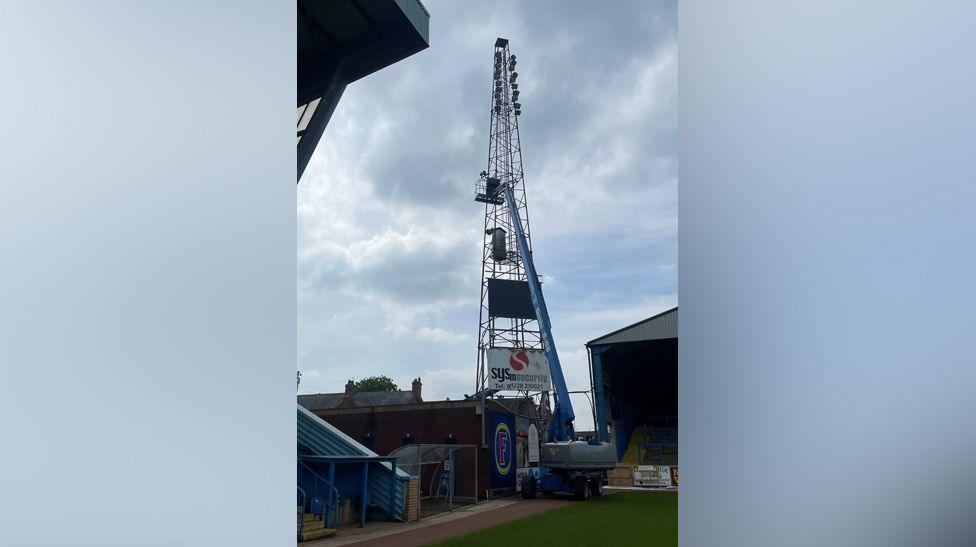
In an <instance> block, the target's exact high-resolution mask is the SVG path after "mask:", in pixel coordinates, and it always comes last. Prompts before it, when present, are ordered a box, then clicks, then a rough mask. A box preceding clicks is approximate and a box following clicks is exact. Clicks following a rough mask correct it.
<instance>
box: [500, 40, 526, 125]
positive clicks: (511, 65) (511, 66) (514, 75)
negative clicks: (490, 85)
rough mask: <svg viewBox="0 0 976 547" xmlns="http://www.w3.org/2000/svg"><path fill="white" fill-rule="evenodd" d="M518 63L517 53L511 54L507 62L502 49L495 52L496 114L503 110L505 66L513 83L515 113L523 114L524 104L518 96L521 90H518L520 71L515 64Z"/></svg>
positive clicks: (510, 81) (509, 79)
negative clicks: (519, 100)
mask: <svg viewBox="0 0 976 547" xmlns="http://www.w3.org/2000/svg"><path fill="white" fill-rule="evenodd" d="M517 63H518V61H517V60H516V58H515V55H511V56H510V57H509V58H508V60H507V62H506V60H505V56H504V55H503V53H502V52H501V51H496V52H495V71H494V81H495V91H494V94H493V97H494V111H495V114H501V112H502V93H503V92H504V90H503V84H502V80H503V78H502V69H503V68H504V69H505V70H507V71H508V73H509V74H508V81H509V83H510V84H511V88H512V103H513V106H514V107H515V108H514V112H515V115H516V116H520V115H522V104H521V103H519V102H518V98H519V90H518V83H517V80H518V72H516V71H515V65H516V64H517Z"/></svg>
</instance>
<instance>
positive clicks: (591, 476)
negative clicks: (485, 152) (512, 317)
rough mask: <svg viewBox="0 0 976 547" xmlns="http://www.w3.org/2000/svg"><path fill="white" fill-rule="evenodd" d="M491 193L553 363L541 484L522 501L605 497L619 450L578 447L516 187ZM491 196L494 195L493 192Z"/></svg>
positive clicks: (527, 487)
mask: <svg viewBox="0 0 976 547" xmlns="http://www.w3.org/2000/svg"><path fill="white" fill-rule="evenodd" d="M491 186H494V188H492V189H491V190H494V191H495V192H496V195H495V196H487V197H489V198H491V197H494V198H496V199H497V193H502V194H503V196H504V199H505V203H506V204H507V206H508V211H509V214H510V215H511V218H512V225H513V227H514V230H515V238H516V241H517V243H518V250H519V255H520V257H521V260H522V263H523V265H524V267H525V274H526V277H527V278H528V284H529V294H530V296H531V297H532V307H533V308H534V309H535V314H536V317H537V318H538V321H539V330H540V331H541V333H542V345H543V349H544V350H545V354H546V360H547V361H548V362H549V372H550V376H551V377H552V384H553V391H554V394H553V395H554V397H553V398H554V404H553V415H552V422H551V423H550V424H549V430H548V432H547V435H546V442H545V443H544V444H543V445H542V451H541V456H542V462H541V466H540V472H539V478H538V479H536V478H535V477H532V476H527V477H525V479H523V481H522V497H524V498H526V499H532V498H534V497H535V495H536V493H538V492H542V493H544V494H551V493H554V492H561V493H566V494H572V495H573V496H574V497H575V498H576V499H578V500H585V499H586V498H588V497H589V496H591V495H594V496H600V495H602V494H603V485H604V483H605V481H606V471H607V470H608V469H613V467H614V466H615V465H616V463H617V458H616V450H615V449H614V447H613V445H611V444H610V443H605V442H600V440H589V441H578V440H576V434H575V431H574V430H573V420H574V419H575V418H576V415H575V414H574V413H573V403H572V402H571V401H570V400H569V389H568V388H567V387H566V378H565V377H564V376H563V370H562V367H561V366H560V364H559V355H558V354H557V353H556V344H555V342H553V339H552V328H551V324H550V322H549V312H548V311H547V310H546V301H545V299H544V298H543V296H542V285H541V284H540V283H539V278H538V276H537V274H536V270H535V264H534V263H533V262H532V255H531V253H529V245H528V242H527V241H526V238H525V231H524V229H523V228H522V219H521V218H520V216H519V213H518V206H517V204H516V201H515V194H514V193H513V191H512V184H511V183H510V182H508V181H500V184H497V185H491ZM489 191H490V190H489Z"/></svg>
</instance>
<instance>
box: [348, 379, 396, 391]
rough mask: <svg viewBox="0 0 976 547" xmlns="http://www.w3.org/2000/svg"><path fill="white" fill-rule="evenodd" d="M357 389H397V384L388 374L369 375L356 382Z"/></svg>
mask: <svg viewBox="0 0 976 547" xmlns="http://www.w3.org/2000/svg"><path fill="white" fill-rule="evenodd" d="M356 389H357V390H358V391H397V390H398V389H400V388H398V387H397V385H396V384H395V383H394V382H393V380H391V379H390V378H389V377H388V376H370V377H368V378H363V379H362V380H359V381H358V382H356Z"/></svg>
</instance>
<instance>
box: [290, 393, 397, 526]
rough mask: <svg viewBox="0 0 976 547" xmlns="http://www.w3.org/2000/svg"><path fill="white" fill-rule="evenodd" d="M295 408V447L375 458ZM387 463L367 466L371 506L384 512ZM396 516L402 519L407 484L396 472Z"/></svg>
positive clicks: (387, 493)
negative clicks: (296, 413) (296, 424)
mask: <svg viewBox="0 0 976 547" xmlns="http://www.w3.org/2000/svg"><path fill="white" fill-rule="evenodd" d="M297 406H298V444H300V445H301V446H303V447H305V448H306V449H308V450H309V451H310V452H312V453H313V454H315V455H317V456H376V455H377V454H376V452H373V451H372V450H370V449H368V448H366V447H365V446H363V445H361V444H359V443H358V442H356V441H355V440H353V438H352V437H350V436H349V435H346V434H345V433H343V432H342V431H339V429H338V428H336V427H335V426H334V425H332V424H330V423H329V422H327V421H325V420H323V419H322V418H319V417H318V416H316V415H315V414H312V413H311V412H310V411H308V410H306V409H305V408H302V405H297ZM390 467H391V466H390V464H389V463H387V462H379V463H377V462H374V463H372V464H370V467H369V477H368V478H367V488H368V489H369V493H370V496H371V497H372V498H373V503H375V504H377V505H378V506H379V509H380V510H381V511H383V512H384V513H388V511H387V509H386V508H387V507H389V506H390ZM396 474H397V486H396V489H397V491H396V496H397V500H396V513H397V514H396V515H395V518H398V519H401V520H403V510H404V505H405V501H406V498H407V481H409V480H410V475H408V474H407V473H406V472H404V471H402V470H400V469H397V470H396Z"/></svg>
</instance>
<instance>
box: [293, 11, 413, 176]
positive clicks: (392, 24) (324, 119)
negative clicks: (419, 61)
mask: <svg viewBox="0 0 976 547" xmlns="http://www.w3.org/2000/svg"><path fill="white" fill-rule="evenodd" d="M429 21H430V14H429V13H428V12H427V9H426V8H424V6H423V4H421V3H420V1H419V0H298V180H301V178H302V173H304V172H305V166H306V165H308V161H309V159H311V157H312V153H313V152H314V151H315V147H316V145H317V144H318V142H319V139H321V138H322V133H323V131H325V127H326V125H328V123H329V119H330V118H331V117H332V113H333V112H334V111H335V108H336V105H337V104H338V103H339V99H340V98H341V97H342V93H343V92H344V91H345V89H346V86H347V85H348V84H350V83H352V82H354V81H356V80H358V79H360V78H362V77H363V76H367V75H369V74H372V73H373V72H376V71H377V70H380V69H381V68H383V67H386V66H389V65H391V64H393V63H395V62H397V61H400V60H401V59H405V58H406V57H409V56H411V55H413V54H414V53H417V52H418V51H421V50H423V49H425V48H427V46H428V45H429Z"/></svg>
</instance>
